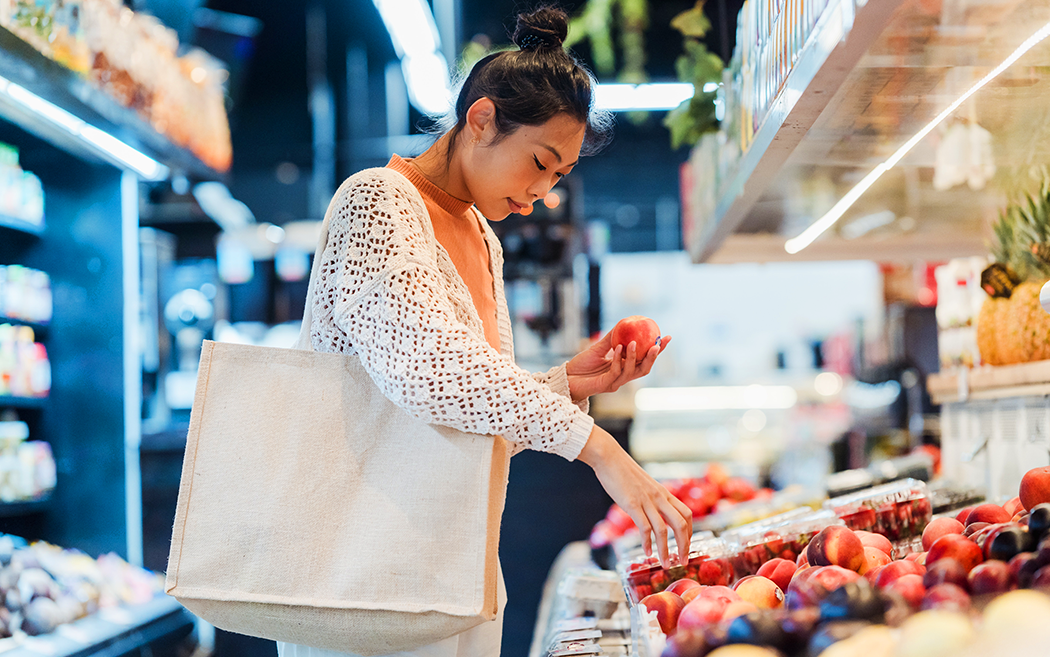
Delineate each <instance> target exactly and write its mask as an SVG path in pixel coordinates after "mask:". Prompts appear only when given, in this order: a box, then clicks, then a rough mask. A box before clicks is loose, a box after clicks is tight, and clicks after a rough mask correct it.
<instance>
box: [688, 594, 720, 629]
mask: <svg viewBox="0 0 1050 657" xmlns="http://www.w3.org/2000/svg"><path fill="white" fill-rule="evenodd" d="M728 606H729V602H728V601H727V600H724V599H722V598H701V597H697V598H696V599H694V600H693V601H692V602H690V603H689V604H687V605H686V606H685V607H683V608H682V611H681V612H680V613H679V614H678V629H679V631H682V630H702V629H704V628H705V627H707V626H709V625H713V624H715V623H717V622H718V621H720V620H722V614H723V613H724V612H725V610H726V607H728Z"/></svg>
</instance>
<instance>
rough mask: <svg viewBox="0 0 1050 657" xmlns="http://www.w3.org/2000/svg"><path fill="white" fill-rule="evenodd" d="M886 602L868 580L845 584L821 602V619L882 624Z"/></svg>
mask: <svg viewBox="0 0 1050 657" xmlns="http://www.w3.org/2000/svg"><path fill="white" fill-rule="evenodd" d="M885 612H886V600H885V599H884V598H883V597H882V596H881V595H879V592H878V591H877V590H876V589H875V587H874V586H872V585H871V584H870V583H869V582H868V580H866V579H864V578H861V579H858V580H856V581H853V582H848V583H846V584H843V585H842V586H840V587H839V588H837V589H835V590H834V591H832V592H831V593H829V594H828V595H827V597H825V598H824V599H823V600H822V601H821V602H820V618H821V620H823V621H833V620H866V621H872V622H877V623H879V622H882V620H883V617H884V615H885Z"/></svg>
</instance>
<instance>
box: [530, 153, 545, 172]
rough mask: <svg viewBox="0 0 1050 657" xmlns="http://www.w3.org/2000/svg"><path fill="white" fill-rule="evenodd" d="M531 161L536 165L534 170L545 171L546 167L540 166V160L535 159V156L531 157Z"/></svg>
mask: <svg viewBox="0 0 1050 657" xmlns="http://www.w3.org/2000/svg"><path fill="white" fill-rule="evenodd" d="M532 161H533V162H535V163H536V168H537V169H539V170H540V171H546V170H547V167H545V166H543V165H542V164H540V158H538V157H536V156H535V155H533V156H532Z"/></svg>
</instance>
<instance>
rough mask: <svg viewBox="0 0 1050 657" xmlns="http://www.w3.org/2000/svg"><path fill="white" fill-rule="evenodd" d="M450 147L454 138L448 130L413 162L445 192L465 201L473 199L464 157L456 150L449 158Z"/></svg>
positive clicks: (424, 175) (428, 178)
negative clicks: (464, 179)
mask: <svg viewBox="0 0 1050 657" xmlns="http://www.w3.org/2000/svg"><path fill="white" fill-rule="evenodd" d="M449 148H452V139H451V138H450V137H449V134H448V133H447V132H446V133H445V134H444V135H442V136H441V138H440V139H438V140H437V141H436V142H434V144H433V145H432V146H431V147H430V148H428V149H427V150H425V151H423V153H422V154H421V155H420V156H419V157H416V158H414V159H413V160H412V164H413V165H415V167H416V169H418V170H419V172H420V173H421V174H423V177H424V178H426V179H427V180H429V181H430V182H432V183H434V185H436V186H437V187H438V188H439V189H441V190H442V191H444V192H445V193H447V194H449V195H450V196H453V197H455V198H458V199H460V200H463V201H472V200H473V198H472V197H471V194H470V190H468V189H467V186H466V183H465V182H464V181H463V162H462V158H461V156H460V154H459V153H458V152H456V151H455V150H453V151H452V157H451V158H449V157H448V149H449Z"/></svg>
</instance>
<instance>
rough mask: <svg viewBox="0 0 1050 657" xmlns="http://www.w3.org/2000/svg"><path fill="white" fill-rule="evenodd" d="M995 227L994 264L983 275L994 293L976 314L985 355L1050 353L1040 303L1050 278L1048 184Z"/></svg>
mask: <svg viewBox="0 0 1050 657" xmlns="http://www.w3.org/2000/svg"><path fill="white" fill-rule="evenodd" d="M993 228H994V230H995V236H996V238H997V239H998V244H996V245H995V248H994V249H993V255H994V257H995V260H996V264H994V265H992V266H990V267H989V268H988V269H986V270H985V272H984V274H983V275H982V277H981V285H982V287H984V288H985V291H986V292H988V294H989V295H990V297H991V298H989V299H987V300H986V301H985V303H984V305H982V307H981V312H980V313H979V315H978V319H977V345H978V349H979V350H980V353H981V360H982V361H983V362H985V363H988V364H991V365H1009V364H1013V363H1026V362H1030V361H1035V360H1047V359H1050V315H1048V314H1047V313H1046V312H1044V311H1043V309H1042V307H1041V306H1040V304H1039V290H1040V288H1041V287H1042V286H1043V283H1045V282H1046V281H1047V280H1048V279H1050V186H1048V185H1044V186H1043V188H1042V190H1040V193H1039V194H1038V195H1036V196H1032V195H1026V196H1025V198H1024V199H1023V200H1022V201H1021V202H1020V203H1016V204H1012V205H1010V206H1009V207H1008V208H1007V209H1006V211H1005V212H1003V213H1002V214H1000V216H999V221H997V222H996V224H995V226H994V227H993Z"/></svg>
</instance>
